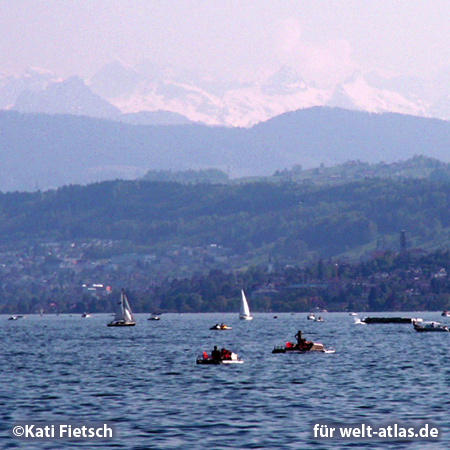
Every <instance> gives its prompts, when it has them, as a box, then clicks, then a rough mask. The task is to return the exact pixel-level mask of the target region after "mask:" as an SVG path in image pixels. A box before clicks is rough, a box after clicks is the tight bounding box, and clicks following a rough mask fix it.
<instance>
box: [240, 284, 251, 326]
mask: <svg viewBox="0 0 450 450" xmlns="http://www.w3.org/2000/svg"><path fill="white" fill-rule="evenodd" d="M239 319H240V320H252V319H253V317H252V316H251V314H250V308H249V307H248V302H247V298H246V297H245V293H244V290H243V289H241V309H240V311H239Z"/></svg>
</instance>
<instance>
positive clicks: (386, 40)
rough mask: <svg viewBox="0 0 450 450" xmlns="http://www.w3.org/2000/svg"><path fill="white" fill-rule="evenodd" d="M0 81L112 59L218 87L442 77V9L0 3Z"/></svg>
mask: <svg viewBox="0 0 450 450" xmlns="http://www.w3.org/2000/svg"><path fill="white" fill-rule="evenodd" d="M0 15H1V18H2V19H1V20H0V36H1V39H0V73H2V74H5V75H12V74H20V73H23V72H24V71H25V70H26V69H27V68H29V67H39V68H43V69H47V70H50V71H53V72H55V73H56V74H57V75H59V76H61V77H68V76H71V75H78V76H81V77H83V78H89V77H91V76H92V75H94V74H95V72H97V71H98V70H99V69H100V68H101V67H102V66H103V65H105V64H107V63H110V62H112V61H113V60H115V59H118V60H120V61H122V62H124V63H126V64H128V65H131V66H136V65H137V64H139V63H140V62H141V61H143V60H149V61H152V62H153V63H155V64H157V65H162V66H166V65H170V66H173V67H175V68H177V70H178V69H182V70H186V71H193V72H200V73H204V74H207V75H208V76H211V77H222V78H225V79H232V78H235V79H242V80H245V79H248V80H253V81H255V80H257V79H258V78H259V77H262V76H266V75H267V74H270V73H273V72H275V71H276V70H278V69H279V68H280V67H281V66H283V65H288V66H292V67H293V68H294V69H295V70H296V71H297V72H298V73H299V74H300V75H301V76H302V77H303V78H304V79H305V80H307V81H314V82H316V83H317V84H318V85H323V86H325V85H328V84H330V83H335V82H337V81H340V80H343V79H345V78H346V77H348V76H350V75H351V74H352V73H354V72H355V71H363V72H370V71H373V70H376V71H379V72H380V73H382V74H384V75H385V76H394V75H407V76H417V77H420V78H425V79H431V78H435V77H439V76H441V77H442V76H446V74H447V72H449V67H450V29H449V27H448V20H449V18H450V2H449V1H448V0H433V1H430V0H427V1H422V0H376V1H374V0H358V1H357V0H295V1H294V0H264V1H262V0H238V1H237V0H203V1H202V0H13V1H11V0H0Z"/></svg>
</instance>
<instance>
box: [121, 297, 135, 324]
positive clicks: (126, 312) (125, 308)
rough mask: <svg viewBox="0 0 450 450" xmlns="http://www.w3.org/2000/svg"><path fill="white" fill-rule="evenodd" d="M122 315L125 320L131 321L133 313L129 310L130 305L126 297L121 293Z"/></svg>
mask: <svg viewBox="0 0 450 450" xmlns="http://www.w3.org/2000/svg"><path fill="white" fill-rule="evenodd" d="M123 315H124V319H125V320H126V321H127V322H133V320H134V319H133V313H132V312H131V306H130V304H129V303H128V299H127V297H126V296H125V294H123Z"/></svg>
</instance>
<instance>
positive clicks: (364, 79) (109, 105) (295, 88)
mask: <svg viewBox="0 0 450 450" xmlns="http://www.w3.org/2000/svg"><path fill="white" fill-rule="evenodd" d="M312 106H333V107H341V108H345V109H351V110H359V111H369V112H375V113H382V112H397V113H401V114H410V115H416V116H423V117H436V118H440V119H444V120H448V119H449V118H450V100H449V97H448V94H447V92H445V91H444V89H443V87H442V85H441V84H440V83H435V84H433V83H430V82H422V81H421V80H419V79H414V78H411V77H409V78H407V77H391V78H388V77H382V76H380V75H379V74H377V73H374V72H371V73H367V74H363V73H355V74H354V75H353V76H352V77H350V78H348V79H347V80H345V81H344V82H342V83H341V84H339V85H337V86H335V87H334V88H332V89H323V88H319V87H317V86H315V85H314V84H312V83H308V82H306V81H305V80H304V79H303V78H302V77H301V75H300V74H298V73H297V72H296V71H295V70H294V69H293V68H292V67H289V66H283V67H281V68H280V69H279V70H278V71H276V72H275V73H272V74H270V75H269V76H268V77H267V78H266V79H261V80H258V81H257V82H249V81H244V82H243V81H239V80H226V81H224V80H223V79H220V78H214V77H211V76H205V75H203V74H196V73H192V72H189V73H188V72H181V71H178V70H176V69H175V68H173V67H159V66H158V65H157V64H155V63H153V62H152V61H149V60H146V61H143V62H141V63H140V64H139V65H138V66H136V67H130V66H127V65H126V64H124V63H122V62H120V61H114V62H112V63H110V64H107V65H105V66H104V67H103V68H102V69H101V70H100V71H98V72H97V73H96V74H95V75H94V76H92V77H91V78H90V79H89V80H81V79H80V78H77V77H71V78H69V79H67V80H61V79H58V78H57V77H56V75H55V74H52V73H50V72H45V71H39V70H36V69H33V70H29V71H27V72H26V73H25V74H24V75H22V76H20V77H3V78H1V77H0V108H1V109H16V110H19V111H27V112H30V111H32V112H46V113H52V114H54V113H67V114H78V115H87V116H93V117H101V118H108V119H112V120H124V121H125V120H126V121H129V120H130V117H131V116H129V114H133V115H136V114H138V113H147V114H140V115H139V116H133V120H134V119H135V118H138V120H139V121H142V120H143V121H144V122H145V123H152V120H155V122H154V123H155V124H157V123H159V122H158V120H160V118H161V114H162V113H163V114H164V123H166V124H167V123H168V124H170V123H178V124H181V123H190V122H192V121H193V122H200V123H204V124H207V125H222V126H231V127H251V126H253V125H255V124H256V123H260V122H264V121H266V120H268V119H270V118H272V117H275V116H277V115H280V114H283V113H285V112H289V111H295V110H298V109H304V108H309V107H312ZM148 113H152V114H148ZM155 113H158V114H155ZM125 117H126V119H125Z"/></svg>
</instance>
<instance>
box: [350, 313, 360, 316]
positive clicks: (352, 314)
mask: <svg viewBox="0 0 450 450" xmlns="http://www.w3.org/2000/svg"><path fill="white" fill-rule="evenodd" d="M357 315H358V313H350V314H349V316H357Z"/></svg>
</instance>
